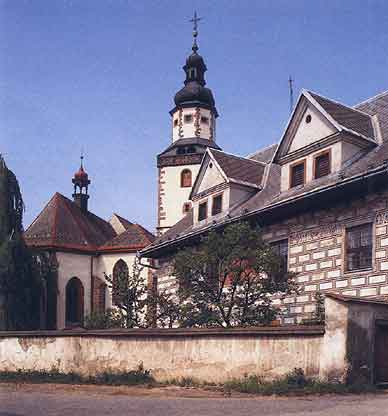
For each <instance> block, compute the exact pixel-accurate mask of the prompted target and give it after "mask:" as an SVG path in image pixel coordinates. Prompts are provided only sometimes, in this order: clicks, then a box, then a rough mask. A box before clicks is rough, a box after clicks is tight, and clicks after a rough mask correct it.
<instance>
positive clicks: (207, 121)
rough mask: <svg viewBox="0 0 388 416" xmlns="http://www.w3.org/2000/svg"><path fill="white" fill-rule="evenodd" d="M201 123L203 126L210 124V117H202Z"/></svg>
mask: <svg viewBox="0 0 388 416" xmlns="http://www.w3.org/2000/svg"><path fill="white" fill-rule="evenodd" d="M201 123H202V124H209V117H204V116H202V117H201Z"/></svg>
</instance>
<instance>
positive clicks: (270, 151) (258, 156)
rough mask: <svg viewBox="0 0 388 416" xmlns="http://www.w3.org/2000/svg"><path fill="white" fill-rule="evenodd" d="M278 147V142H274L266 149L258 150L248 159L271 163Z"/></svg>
mask: <svg viewBox="0 0 388 416" xmlns="http://www.w3.org/2000/svg"><path fill="white" fill-rule="evenodd" d="M277 148H278V144H277V143H274V144H271V145H270V146H268V147H265V148H264V149H261V150H258V151H257V152H255V153H252V154H250V155H248V156H247V158H248V159H252V160H256V161H258V162H264V163H269V162H271V160H272V158H273V155H274V154H275V152H276V150H277Z"/></svg>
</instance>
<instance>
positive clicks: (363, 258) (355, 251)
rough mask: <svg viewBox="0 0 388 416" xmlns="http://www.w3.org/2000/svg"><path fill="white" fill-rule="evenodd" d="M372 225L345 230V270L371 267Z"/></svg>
mask: <svg viewBox="0 0 388 416" xmlns="http://www.w3.org/2000/svg"><path fill="white" fill-rule="evenodd" d="M372 234H373V233H372V223H368V224H363V225H358V226H356V227H352V228H348V229H347V230H346V270H347V271H353V270H362V269H369V268H371V267H372V246H373V244H372Z"/></svg>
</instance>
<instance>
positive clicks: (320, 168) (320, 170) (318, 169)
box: [314, 152, 330, 179]
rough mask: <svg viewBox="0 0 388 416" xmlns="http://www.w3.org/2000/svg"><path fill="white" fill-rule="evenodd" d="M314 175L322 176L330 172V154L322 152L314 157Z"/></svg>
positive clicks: (316, 176) (316, 177)
mask: <svg viewBox="0 0 388 416" xmlns="http://www.w3.org/2000/svg"><path fill="white" fill-rule="evenodd" d="M314 170H315V171H314V177H315V179H318V178H322V177H323V176H326V175H328V174H329V173H330V154H329V152H326V153H322V154H320V155H318V156H317V157H316V158H315V159H314Z"/></svg>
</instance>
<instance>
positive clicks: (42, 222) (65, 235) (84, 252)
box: [24, 157, 154, 329]
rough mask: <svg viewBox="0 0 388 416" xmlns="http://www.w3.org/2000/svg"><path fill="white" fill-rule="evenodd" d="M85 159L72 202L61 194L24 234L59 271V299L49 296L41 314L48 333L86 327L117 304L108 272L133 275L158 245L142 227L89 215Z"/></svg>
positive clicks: (147, 275)
mask: <svg viewBox="0 0 388 416" xmlns="http://www.w3.org/2000/svg"><path fill="white" fill-rule="evenodd" d="M82 159H83V158H82V157H81V166H80V168H79V170H78V171H77V172H76V173H75V175H74V178H73V179H72V182H73V187H74V193H73V199H72V200H71V199H69V198H67V197H65V196H63V195H61V194H60V193H56V194H55V195H54V196H53V197H52V198H51V199H50V201H49V202H48V203H47V205H46V206H45V207H44V208H43V210H42V212H41V213H40V214H39V215H38V216H37V218H36V219H35V220H34V222H33V223H32V224H31V225H30V226H29V227H28V229H27V230H26V232H25V235H24V237H25V241H26V243H27V245H28V246H29V247H30V248H32V249H33V250H35V251H43V252H47V253H49V255H50V259H51V263H52V264H53V265H55V269H56V282H55V293H56V296H54V299H53V298H52V297H51V296H50V295H51V294H52V292H50V294H48V293H46V296H45V298H46V301H45V302H44V305H43V310H42V317H43V322H42V327H43V328H47V329H62V328H73V327H77V326H82V325H83V322H84V318H85V317H86V316H87V315H89V314H90V313H91V312H103V311H105V310H106V309H108V308H110V307H112V306H114V303H113V302H112V295H111V290H110V288H109V287H108V284H107V282H106V279H105V277H104V276H105V274H106V275H108V276H112V277H113V278H114V276H115V275H118V274H119V273H120V272H121V271H123V270H127V271H128V272H129V273H131V271H132V267H133V264H134V261H135V258H136V255H137V253H138V252H139V251H140V250H141V249H143V248H145V247H146V246H148V245H149V244H150V243H151V242H152V241H154V236H153V234H152V233H150V232H149V231H147V230H146V229H145V228H143V227H142V226H141V225H139V224H134V223H132V222H130V221H128V220H127V219H125V218H123V217H120V216H119V215H117V214H113V216H112V218H111V219H110V221H105V220H103V219H102V218H100V217H98V216H97V215H95V214H93V213H92V212H90V211H89V209H88V200H89V197H90V195H89V192H88V188H89V185H90V179H89V176H88V174H87V173H86V171H85V170H84V167H83V163H82ZM142 263H143V264H145V265H146V266H145V267H144V268H143V270H142V273H143V277H144V279H145V281H146V282H150V279H151V278H152V276H151V273H150V269H149V268H147V265H148V262H147V261H144V260H143V262H142Z"/></svg>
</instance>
